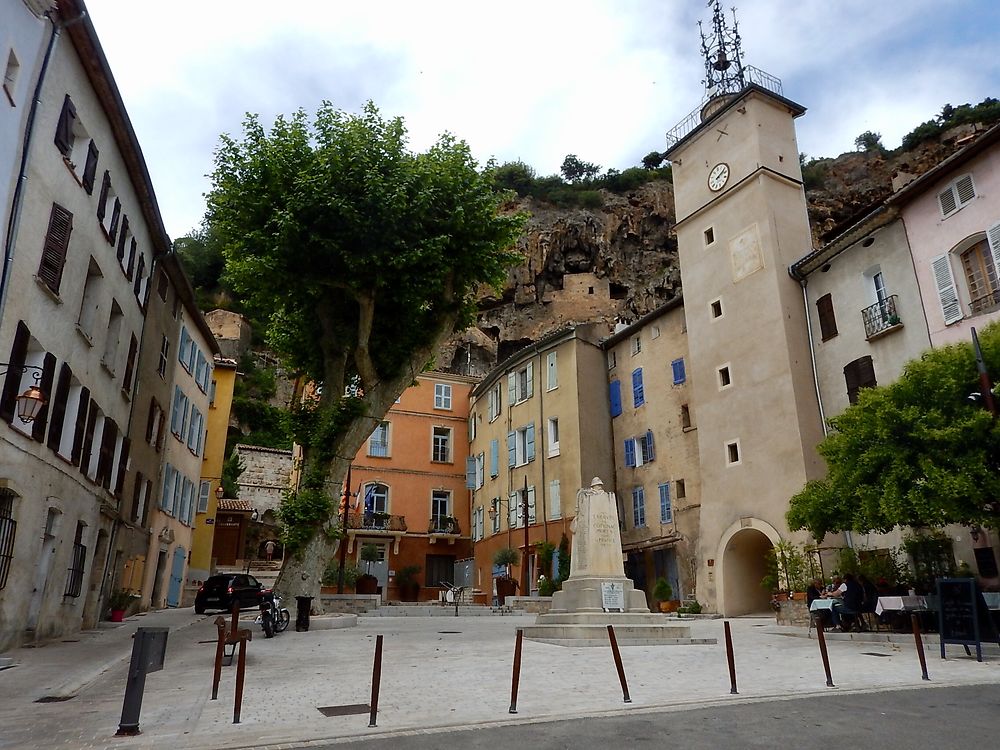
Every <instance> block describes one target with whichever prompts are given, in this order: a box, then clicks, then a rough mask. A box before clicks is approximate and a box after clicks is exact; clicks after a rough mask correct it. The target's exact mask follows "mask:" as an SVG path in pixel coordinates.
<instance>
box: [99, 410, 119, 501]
mask: <svg viewBox="0 0 1000 750" xmlns="http://www.w3.org/2000/svg"><path fill="white" fill-rule="evenodd" d="M117 439H118V426H117V425H116V424H115V423H114V420H113V419H111V417H105V418H104V430H103V431H102V432H101V445H100V447H99V448H98V453H97V474H96V476H95V477H94V481H95V482H97V483H98V484H99V485H101V486H102V487H104V489H106V490H108V489H111V469H112V465H113V464H114V461H115V442H116V441H117Z"/></svg>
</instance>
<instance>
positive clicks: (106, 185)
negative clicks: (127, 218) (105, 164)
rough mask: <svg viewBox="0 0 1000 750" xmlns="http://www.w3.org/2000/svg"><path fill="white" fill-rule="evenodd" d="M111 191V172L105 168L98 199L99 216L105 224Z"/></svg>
mask: <svg viewBox="0 0 1000 750" xmlns="http://www.w3.org/2000/svg"><path fill="white" fill-rule="evenodd" d="M109 192H111V173H110V172H109V171H108V170H106V169H105V170H104V180H103V181H102V182H101V197H100V198H98V200H97V218H98V220H99V221H100V222H101V223H102V224H103V223H104V216H105V214H106V212H107V210H108V193H109Z"/></svg>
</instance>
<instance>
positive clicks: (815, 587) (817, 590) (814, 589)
mask: <svg viewBox="0 0 1000 750" xmlns="http://www.w3.org/2000/svg"><path fill="white" fill-rule="evenodd" d="M823 592H824V588H823V581H822V580H820V579H819V578H813V580H812V583H810V584H809V586H808V587H806V606H807V607H812V603H813V602H814V601H816V600H817V599H821V598H822V597H823ZM812 617H813V618H815V619H816V620H818V621H819V622H821V623H822V624H823V626H824V627H825V626H826V617H827V615H826V611H825V610H817V611H816V612H813V613H812Z"/></svg>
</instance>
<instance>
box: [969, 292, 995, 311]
mask: <svg viewBox="0 0 1000 750" xmlns="http://www.w3.org/2000/svg"><path fill="white" fill-rule="evenodd" d="M998 307H1000V289H998V290H997V291H995V292H990V293H989V294H987V295H985V296H983V297H977V298H976V299H974V300H972V302H970V303H969V312H971V313H972V314H973V315H982V314H983V313H988V312H991V311H993V310H996V309H997V308H998Z"/></svg>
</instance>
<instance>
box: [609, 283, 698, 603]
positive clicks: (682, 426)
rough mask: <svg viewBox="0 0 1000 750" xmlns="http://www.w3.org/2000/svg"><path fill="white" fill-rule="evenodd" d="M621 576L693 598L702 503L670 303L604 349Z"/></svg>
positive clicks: (691, 415) (682, 349)
mask: <svg viewBox="0 0 1000 750" xmlns="http://www.w3.org/2000/svg"><path fill="white" fill-rule="evenodd" d="M604 348H605V351H606V353H607V364H608V383H609V393H610V402H611V426H612V432H613V435H614V458H615V466H616V470H617V473H616V477H615V480H614V484H613V485H612V483H611V482H610V481H608V482H606V486H608V488H609V489H613V490H614V492H615V493H616V495H617V498H618V506H619V509H618V513H619V518H620V520H621V527H622V550H623V552H624V553H625V554H626V564H625V573H626V575H627V576H628V577H629V578H631V579H632V580H633V582H634V583H635V585H636V588H638V589H642V590H644V591H645V592H646V599H647V601H648V602H649V603H650V605H652V603H653V599H652V596H651V593H652V590H653V586H654V585H655V584H656V580H657V578H660V577H663V578H665V579H666V580H667V581H668V582H669V583H670V585H671V588H672V589H673V591H674V598H676V599H681V598H687V599H694V598H696V597H697V592H696V585H697V571H698V533H699V508H700V502H701V500H700V497H701V489H700V487H701V479H700V467H699V464H698V435H697V432H696V430H697V423H696V421H695V411H694V405H693V404H692V402H691V397H692V387H691V381H690V379H689V378H688V375H687V360H688V341H687V325H686V323H685V320H684V304H683V301H682V299H681V298H679V297H678V298H677V299H675V300H673V301H671V302H668V303H667V304H665V305H663V306H661V307H660V308H658V309H656V310H654V311H653V312H651V313H649V314H648V315H646V316H644V317H643V318H640V319H639V320H638V321H636V322H635V323H633V324H632V325H630V326H627V327H625V328H623V329H622V330H620V331H618V332H617V333H615V334H614V335H613V336H612V337H611V338H609V339H608V340H607V341H605V342H604Z"/></svg>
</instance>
